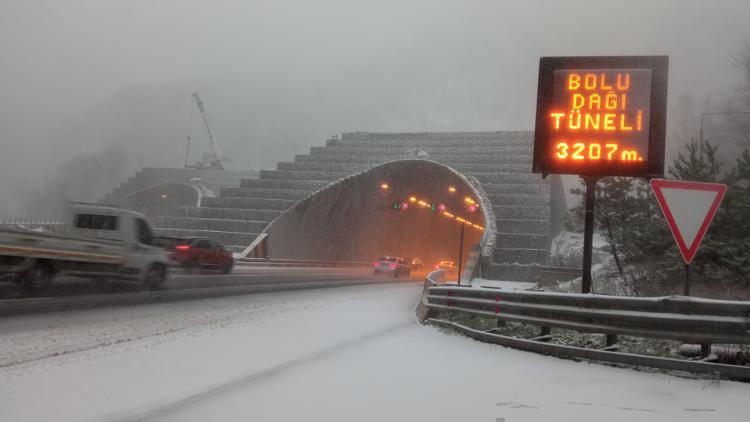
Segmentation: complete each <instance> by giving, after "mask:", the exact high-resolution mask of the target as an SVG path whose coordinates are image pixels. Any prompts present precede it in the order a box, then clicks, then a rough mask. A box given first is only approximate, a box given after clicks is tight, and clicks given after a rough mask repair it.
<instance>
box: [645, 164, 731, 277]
mask: <svg viewBox="0 0 750 422" xmlns="http://www.w3.org/2000/svg"><path fill="white" fill-rule="evenodd" d="M651 189H653V190H654V194H655V195H656V200H657V201H658V202H659V207H661V211H662V212H663V213H664V217H665V218H666V219H667V223H668V224H669V228H670V230H672V235H673V236H674V239H675V241H677V246H679V247H680V252H681V253H682V258H683V259H684V260H685V263H686V264H689V263H690V262H692V260H693V257H694V256H695V253H696V252H697V251H698V246H700V244H701V241H702V240H703V235H705V234H706V230H707V229H708V226H709V225H710V224H711V221H712V220H713V219H714V215H716V210H717V209H718V208H719V204H720V203H721V200H722V199H724V194H725V193H726V192H727V185H724V184H721V183H699V182H683V181H679V180H664V179H652V180H651Z"/></svg>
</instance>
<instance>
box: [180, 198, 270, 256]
mask: <svg viewBox="0 0 750 422" xmlns="http://www.w3.org/2000/svg"><path fill="white" fill-rule="evenodd" d="M183 210H184V214H185V217H192V218H212V219H230V220H251V221H269V222H270V221H271V220H273V219H274V218H276V217H277V216H278V215H279V214H281V211H279V210H248V209H239V208H213V207H185V208H184V209H183ZM246 246H247V245H246Z"/></svg>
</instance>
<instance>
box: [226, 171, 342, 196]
mask: <svg viewBox="0 0 750 422" xmlns="http://www.w3.org/2000/svg"><path fill="white" fill-rule="evenodd" d="M267 171H271V170H267ZM268 176H269V174H268V173H265V177H264V178H263V179H243V180H242V181H241V182H240V187H242V188H265V189H294V190H309V191H316V190H318V189H321V188H323V187H325V186H326V185H328V184H329V183H330V182H328V181H325V180H294V179H286V180H275V179H268V178H267V177H268Z"/></svg>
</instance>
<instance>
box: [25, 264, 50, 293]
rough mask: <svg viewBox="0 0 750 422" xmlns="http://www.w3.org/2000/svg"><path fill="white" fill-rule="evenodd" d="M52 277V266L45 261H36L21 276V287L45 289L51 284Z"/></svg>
mask: <svg viewBox="0 0 750 422" xmlns="http://www.w3.org/2000/svg"><path fill="white" fill-rule="evenodd" d="M54 276H55V272H54V270H53V269H52V264H50V263H49V262H45V261H37V262H35V263H34V265H32V267H31V269H30V270H28V271H27V272H26V273H24V275H23V276H22V280H23V285H24V287H26V288H28V289H36V288H39V287H46V286H49V285H50V284H52V282H53V279H54Z"/></svg>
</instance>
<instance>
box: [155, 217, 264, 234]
mask: <svg viewBox="0 0 750 422" xmlns="http://www.w3.org/2000/svg"><path fill="white" fill-rule="evenodd" d="M156 224H157V227H160V228H166V229H170V228H180V229H186V230H206V229H210V230H216V231H225V232H239V233H260V232H261V231H263V229H265V228H266V225H268V221H257V220H231V219H224V218H193V217H159V218H158V219H157V220H156Z"/></svg>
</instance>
